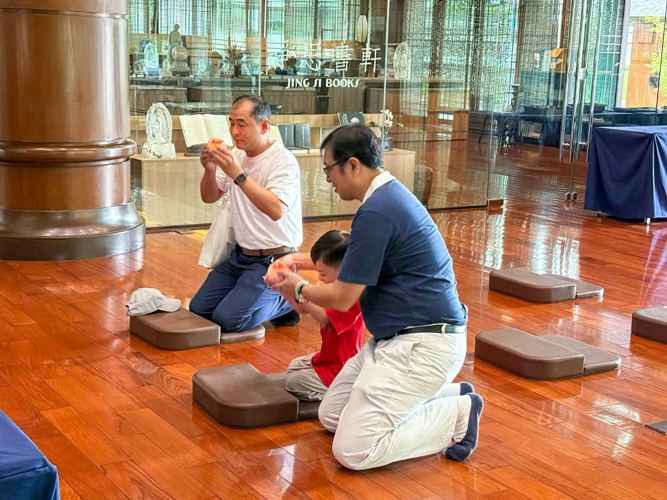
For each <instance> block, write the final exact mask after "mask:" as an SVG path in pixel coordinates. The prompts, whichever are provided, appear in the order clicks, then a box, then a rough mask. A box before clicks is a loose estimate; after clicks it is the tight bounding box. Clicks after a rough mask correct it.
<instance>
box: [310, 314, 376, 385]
mask: <svg viewBox="0 0 667 500" xmlns="http://www.w3.org/2000/svg"><path fill="white" fill-rule="evenodd" d="M324 312H326V314H327V318H329V323H328V324H327V325H326V327H320V334H321V335H322V347H321V348H320V350H319V351H318V352H316V353H315V354H314V355H313V357H312V359H311V362H312V364H313V368H314V369H315V373H317V374H318V375H319V377H320V379H321V380H322V382H323V383H324V385H326V386H327V387H329V386H330V385H331V382H333V380H334V379H335V378H336V375H338V372H340V371H341V370H342V369H343V365H344V364H345V362H346V361H347V360H348V359H350V358H351V357H352V356H354V355H356V354H357V353H358V352H359V350H360V349H361V344H362V343H363V341H364V332H365V331H366V325H365V324H364V318H362V317H361V307H359V301H357V302H356V304H354V305H353V306H352V307H351V308H350V309H349V310H348V311H345V312H341V311H335V310H333V309H325V310H324Z"/></svg>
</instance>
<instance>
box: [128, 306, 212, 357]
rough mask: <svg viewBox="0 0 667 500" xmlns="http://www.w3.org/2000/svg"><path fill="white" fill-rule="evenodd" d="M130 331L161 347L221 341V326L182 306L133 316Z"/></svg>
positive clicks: (190, 347) (187, 347) (201, 344)
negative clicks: (169, 310)
mask: <svg viewBox="0 0 667 500" xmlns="http://www.w3.org/2000/svg"><path fill="white" fill-rule="evenodd" d="M130 332H131V333H133V334H135V335H136V336H138V337H141V338H142V339H144V340H145V341H146V342H148V343H150V344H153V345H154V346H155V347H159V348H160V349H170V350H182V349H195V348H197V347H205V346H209V345H217V344H219V343H220V327H219V326H218V325H216V324H215V323H212V322H211V321H208V320H207V319H204V318H202V317H201V316H197V315H196V314H195V313H192V312H190V311H188V310H187V309H183V308H182V307H181V308H180V309H179V310H178V311H176V312H172V313H167V312H156V313H153V314H146V315H144V316H131V317H130Z"/></svg>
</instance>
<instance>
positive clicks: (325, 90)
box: [129, 0, 502, 227]
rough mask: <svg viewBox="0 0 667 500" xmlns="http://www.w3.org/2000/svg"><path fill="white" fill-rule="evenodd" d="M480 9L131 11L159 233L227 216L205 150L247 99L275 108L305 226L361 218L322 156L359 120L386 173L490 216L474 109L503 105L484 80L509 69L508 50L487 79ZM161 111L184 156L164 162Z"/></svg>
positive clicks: (136, 134)
mask: <svg viewBox="0 0 667 500" xmlns="http://www.w3.org/2000/svg"><path fill="white" fill-rule="evenodd" d="M480 6H481V3H480V2H477V1H476V2H472V3H471V2H470V0H454V1H450V2H445V1H443V0H390V1H386V0H247V1H246V0H242V1H240V0H180V1H179V0H130V23H129V25H130V34H129V44H130V45H129V53H130V61H129V64H130V72H131V77H130V103H131V117H130V120H131V129H132V138H133V139H134V140H135V141H136V142H137V144H138V153H137V155H135V157H134V158H133V159H132V187H133V194H134V197H135V202H136V204H137V206H138V208H139V210H140V211H141V213H142V215H144V217H145V218H146V220H147V223H148V226H149V227H171V226H183V225H201V224H206V223H209V222H210V221H211V220H212V217H213V213H214V210H215V207H214V206H208V205H206V204H204V203H202V202H201V201H200V200H199V187H198V186H199V179H200V176H201V166H200V165H199V162H198V151H199V150H200V148H201V143H202V142H205V140H207V139H208V138H210V137H212V136H216V137H217V136H219V135H222V136H223V137H222V138H228V136H227V135H226V130H227V127H228V124H227V121H226V120H227V118H226V117H227V116H228V114H229V111H230V107H231V104H232V102H233V100H234V99H235V98H236V97H238V96H240V95H243V94H248V93H256V94H261V95H262V96H263V97H264V98H265V99H266V100H267V101H268V102H269V104H270V105H271V109H272V119H271V124H272V129H273V134H274V137H275V138H276V139H277V140H281V141H282V142H283V143H284V144H285V145H286V146H288V147H289V148H290V149H292V151H293V152H294V154H295V156H296V158H297V160H298V161H299V163H300V166H301V184H302V199H303V213H304V217H306V218H308V217H331V216H341V215H351V214H353V213H354V212H355V211H356V208H357V206H358V203H356V202H342V201H341V200H340V199H339V198H338V197H337V196H335V194H334V193H333V190H332V189H331V187H330V185H329V184H328V183H327V182H326V178H325V176H324V175H323V173H322V169H321V166H322V160H321V157H320V153H319V145H320V143H321V141H322V139H323V138H324V137H325V136H326V134H328V133H330V132H331V131H332V130H333V129H334V128H335V127H337V126H340V125H341V124H344V123H348V122H355V121H362V122H365V123H366V124H368V125H372V126H374V127H375V131H376V133H377V134H378V136H379V137H380V138H381V141H382V144H383V149H384V150H385V151H384V164H385V167H386V168H387V169H388V170H389V171H390V172H392V173H393V174H394V175H395V176H396V177H397V178H398V179H399V180H400V181H401V182H402V183H403V184H405V185H406V186H407V187H408V188H409V189H411V190H412V191H413V192H414V193H415V195H416V196H417V197H418V198H419V199H420V200H421V201H422V202H423V203H424V204H425V205H427V206H428V207H429V208H434V209H440V208H456V207H470V206H480V207H483V206H485V205H486V202H487V182H488V169H489V165H490V158H492V156H491V155H490V154H489V151H490V148H489V144H490V143H491V142H492V141H491V139H490V138H489V137H487V138H485V141H483V142H482V143H481V144H479V143H477V141H473V140H472V138H471V137H470V135H469V116H470V110H471V108H470V104H471V102H472V101H475V102H477V103H480V102H481V103H487V104H488V102H489V101H490V99H493V96H492V97H489V96H488V95H486V94H484V95H481V94H483V92H480V89H481V88H482V87H483V85H482V84H481V82H482V81H483V80H484V79H486V80H489V81H492V82H494V84H497V79H498V76H497V75H496V74H497V73H498V74H499V73H500V72H501V71H502V70H499V66H498V65H497V63H498V59H499V57H498V56H496V53H497V51H496V50H487V55H486V60H485V64H486V66H485V67H484V68H482V67H477V66H476V65H475V64H474V63H473V59H474V57H475V54H477V57H478V58H480V57H482V53H483V52H484V51H483V50H481V49H480V44H479V43H475V36H476V35H477V34H478V32H479V29H480V27H479V26H476V23H477V24H479V23H478V18H479V16H480V13H481V12H482V11H483V9H481V7H480ZM490 10H493V8H491V9H490ZM487 48H488V49H490V47H487ZM492 59H493V60H492ZM484 69H487V70H488V72H486V73H485V72H484V71H483V70H484ZM491 73H493V75H494V76H490V75H491ZM494 79H495V80H494ZM496 86H498V85H496ZM487 87H488V84H487ZM484 92H486V93H488V94H491V93H490V92H488V90H486V89H485V90H484ZM156 103H161V104H162V105H163V106H164V108H165V109H166V111H168V112H169V113H170V115H171V122H170V124H171V133H172V135H171V141H172V143H173V144H174V151H175V155H172V154H169V153H167V154H162V150H161V149H160V151H159V152H158V154H151V151H153V149H154V148H153V149H151V147H150V145H149V143H150V141H149V140H148V139H150V137H147V133H146V132H147V123H146V113H147V112H148V111H149V109H150V108H151V106H153V105H154V104H156ZM476 105H477V104H476ZM159 116H163V115H159ZM148 128H149V132H150V129H151V127H150V126H149V127H148ZM145 145H146V147H144V146H145ZM471 148H472V151H471ZM153 153H154V151H153ZM170 156H171V157H170Z"/></svg>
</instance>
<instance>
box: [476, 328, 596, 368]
mask: <svg viewBox="0 0 667 500" xmlns="http://www.w3.org/2000/svg"><path fill="white" fill-rule="evenodd" d="M475 357H476V358H477V359H480V360H482V361H486V362H487V363H490V364H492V365H496V366H498V367H500V368H502V369H504V370H507V371H508V372H512V373H514V374H516V375H519V376H521V377H525V378H532V379H537V380H554V379H559V378H566V377H576V376H579V375H583V373H584V355H583V354H581V353H579V352H576V351H573V350H572V349H569V348H567V347H562V346H560V345H558V344H554V343H553V342H549V341H548V340H545V339H543V338H541V337H538V336H535V335H531V334H530V333H527V332H524V331H523V330H518V329H516V328H504V329H502V330H491V331H488V332H481V333H478V334H477V336H476V337H475Z"/></svg>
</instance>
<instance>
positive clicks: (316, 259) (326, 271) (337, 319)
mask: <svg viewBox="0 0 667 500" xmlns="http://www.w3.org/2000/svg"><path fill="white" fill-rule="evenodd" d="M349 239H350V235H349V233H346V232H345V231H328V232H326V233H324V234H323V235H322V236H321V237H320V239H318V240H317V241H316V242H315V245H313V248H312V249H311V250H310V258H311V259H312V261H313V264H315V269H317V271H318V273H319V277H320V281H322V282H324V283H333V282H334V281H336V278H337V276H338V271H339V270H340V265H341V263H342V262H343V256H344V255H345V250H347V244H348V241H349ZM291 305H292V307H294V309H295V310H296V311H297V312H298V313H300V314H305V313H308V314H310V315H311V316H312V317H313V318H315V319H316V320H317V321H318V322H319V323H320V334H321V335H322V347H321V348H320V350H319V351H318V352H316V353H313V354H308V355H306V356H301V357H299V358H296V359H293V360H292V362H291V363H290V364H289V366H288V367H287V378H286V380H285V388H286V389H287V390H288V391H289V392H291V393H292V394H294V395H295V396H296V397H298V398H299V399H307V400H311V401H321V400H322V398H324V394H325V393H326V392H327V389H328V388H329V386H330V385H331V382H333V380H334V379H335V378H336V375H338V372H340V370H341V369H342V368H343V365H344V364H345V362H346V361H347V360H348V359H350V358H351V357H353V356H355V355H356V354H357V353H358V352H359V350H360V349H361V345H362V343H363V338H364V332H365V331H366V325H365V324H364V319H363V318H362V317H361V309H360V307H359V301H357V302H356V303H355V304H354V305H353V306H352V308H351V309H349V310H348V311H345V312H340V311H335V310H333V309H323V308H321V307H319V306H316V305H314V304H311V303H310V302H303V303H297V302H294V303H292V304H291Z"/></svg>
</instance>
